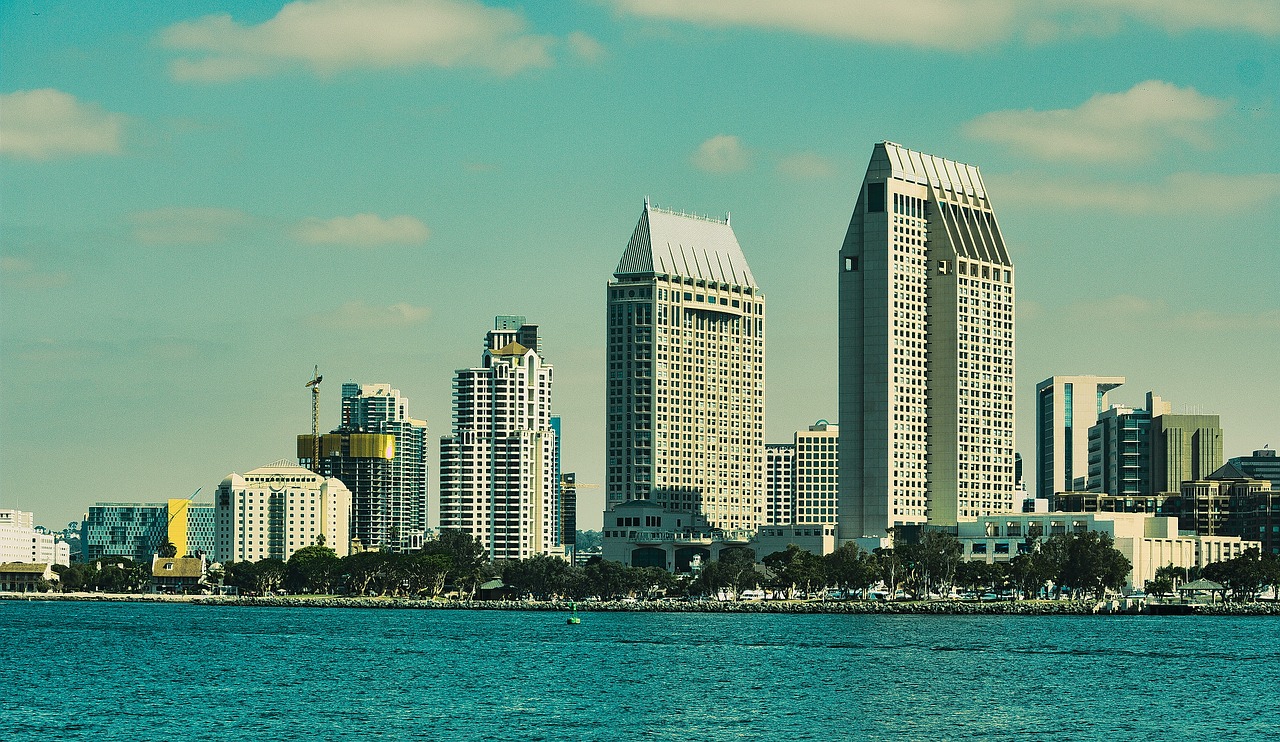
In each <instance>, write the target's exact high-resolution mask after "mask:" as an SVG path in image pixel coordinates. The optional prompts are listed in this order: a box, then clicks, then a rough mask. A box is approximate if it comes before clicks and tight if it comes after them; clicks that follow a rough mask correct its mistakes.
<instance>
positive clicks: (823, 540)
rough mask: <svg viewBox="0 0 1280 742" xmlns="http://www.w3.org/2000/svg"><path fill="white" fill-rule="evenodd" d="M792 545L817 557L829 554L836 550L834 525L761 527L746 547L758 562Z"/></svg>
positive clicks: (809, 524)
mask: <svg viewBox="0 0 1280 742" xmlns="http://www.w3.org/2000/svg"><path fill="white" fill-rule="evenodd" d="M792 544H795V545H796V546H799V547H800V548H801V549H804V550H805V551H808V552H812V553H814V554H817V555H818V556H823V555H825V554H830V553H831V552H833V551H835V550H836V524H835V523H808V524H803V525H801V524H793V525H773V526H761V527H760V530H759V531H758V532H757V533H756V537H755V538H754V539H752V540H751V542H750V544H748V546H749V547H750V548H751V549H752V550H754V551H755V553H756V561H758V562H759V561H762V560H763V559H764V558H765V557H767V556H769V555H770V554H773V553H776V552H779V551H786V550H787V547H788V546H791V545H792Z"/></svg>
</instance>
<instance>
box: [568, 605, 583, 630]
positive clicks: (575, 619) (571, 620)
mask: <svg viewBox="0 0 1280 742" xmlns="http://www.w3.org/2000/svg"><path fill="white" fill-rule="evenodd" d="M569 610H570V611H571V612H572V613H573V615H571V616H569V618H568V620H566V621H565V623H567V624H569V625H570V626H573V625H574V624H580V623H582V619H581V618H578V606H576V605H574V604H573V603H570V604H569Z"/></svg>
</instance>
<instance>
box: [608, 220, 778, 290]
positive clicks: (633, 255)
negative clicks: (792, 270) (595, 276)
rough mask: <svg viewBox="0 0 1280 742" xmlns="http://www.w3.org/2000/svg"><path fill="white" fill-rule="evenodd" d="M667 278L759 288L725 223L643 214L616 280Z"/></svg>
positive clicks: (624, 255) (729, 227)
mask: <svg viewBox="0 0 1280 742" xmlns="http://www.w3.org/2000/svg"><path fill="white" fill-rule="evenodd" d="M654 273H657V274H664V275H669V276H682V277H685V278H694V279H701V280H705V281H715V282H717V283H727V284H735V285H738V286H749V287H751V288H753V289H755V288H759V286H757V284H756V280H755V277H754V276H753V275H751V269H750V268H749V267H748V266H747V259H746V257H745V256H743V254H742V248H741V247H740V246H739V245H738V238H737V237H736V236H734V234H733V228H732V227H731V226H729V218H728V217H725V218H724V219H723V220H720V219H713V218H709V217H705V216H697V215H691V214H686V213H683V212H676V211H673V210H669V209H661V208H658V207H656V206H651V205H650V204H649V200H648V199H645V202H644V212H643V213H641V215H640V222H639V223H638V224H636V229H635V232H633V233H632V235H631V241H630V242H629V243H628V244H627V249H626V251H625V252H623V254H622V260H620V261H619V262H618V269H617V270H616V271H614V275H615V276H617V277H619V278H622V277H623V276H631V275H646V274H654Z"/></svg>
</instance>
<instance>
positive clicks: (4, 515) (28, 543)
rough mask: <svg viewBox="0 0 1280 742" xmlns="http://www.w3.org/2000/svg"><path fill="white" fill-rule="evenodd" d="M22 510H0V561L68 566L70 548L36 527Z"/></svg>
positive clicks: (33, 516)
mask: <svg viewBox="0 0 1280 742" xmlns="http://www.w3.org/2000/svg"><path fill="white" fill-rule="evenodd" d="M34 524H35V515H34V514H33V513H30V512H27V511H25V510H0V562H22V563H26V564H37V563H39V564H51V565H52V564H64V565H66V564H71V547H70V545H69V544H67V542H66V541H64V540H62V539H61V538H60V537H58V536H57V535H55V534H52V533H46V532H43V531H42V529H39V528H37V527H36V526H35V525H34Z"/></svg>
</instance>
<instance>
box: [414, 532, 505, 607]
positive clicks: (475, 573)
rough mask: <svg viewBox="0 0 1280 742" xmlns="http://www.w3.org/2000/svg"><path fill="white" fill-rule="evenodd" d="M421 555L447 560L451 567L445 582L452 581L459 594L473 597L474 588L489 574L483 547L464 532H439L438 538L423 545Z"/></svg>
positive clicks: (489, 569) (489, 570)
mask: <svg viewBox="0 0 1280 742" xmlns="http://www.w3.org/2000/svg"><path fill="white" fill-rule="evenodd" d="M422 553H423V554H442V555H444V556H447V557H448V558H449V560H450V562H451V565H450V568H449V571H448V574H447V575H446V580H452V581H453V584H454V586H455V587H456V588H457V589H458V591H459V592H463V591H466V592H468V593H469V594H470V595H475V591H476V587H477V586H478V585H479V584H480V583H481V582H483V581H484V580H486V579H488V577H489V575H490V574H491V567H490V565H489V564H488V562H487V560H486V559H485V556H484V547H482V546H481V545H480V542H479V541H477V540H475V539H474V538H472V536H471V534H469V533H466V532H465V531H455V530H452V529H445V530H442V531H440V533H439V535H438V536H436V537H435V538H434V539H432V540H430V541H428V542H427V543H426V544H423V547H422Z"/></svg>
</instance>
